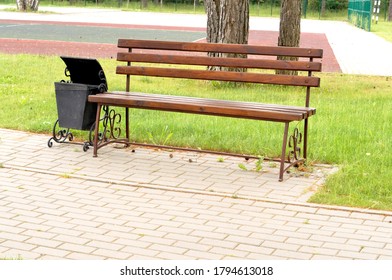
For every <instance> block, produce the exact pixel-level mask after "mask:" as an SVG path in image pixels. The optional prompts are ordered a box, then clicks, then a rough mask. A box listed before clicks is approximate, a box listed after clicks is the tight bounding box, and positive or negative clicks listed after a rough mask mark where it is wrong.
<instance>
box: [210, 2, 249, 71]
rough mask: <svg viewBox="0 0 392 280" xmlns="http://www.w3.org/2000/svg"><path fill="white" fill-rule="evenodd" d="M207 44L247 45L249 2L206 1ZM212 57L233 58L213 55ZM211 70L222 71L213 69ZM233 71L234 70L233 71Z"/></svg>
mask: <svg viewBox="0 0 392 280" xmlns="http://www.w3.org/2000/svg"><path fill="white" fill-rule="evenodd" d="M205 9H206V12H207V42H209V43H225V44H247V43H248V35H249V0H206V1H205ZM210 56H228V57H229V56H230V57H231V56H232V55H226V54H215V53H212V54H210ZM210 70H220V69H216V68H214V69H211V68H210ZM231 70H232V69H231Z"/></svg>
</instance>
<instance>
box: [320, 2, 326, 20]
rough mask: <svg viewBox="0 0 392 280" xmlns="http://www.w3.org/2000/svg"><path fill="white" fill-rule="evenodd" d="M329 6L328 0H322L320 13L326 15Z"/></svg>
mask: <svg viewBox="0 0 392 280" xmlns="http://www.w3.org/2000/svg"><path fill="white" fill-rule="evenodd" d="M326 7H327V0H321V7H320V14H321V16H322V17H323V16H325V11H326Z"/></svg>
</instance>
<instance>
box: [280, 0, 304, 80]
mask: <svg viewBox="0 0 392 280" xmlns="http://www.w3.org/2000/svg"><path fill="white" fill-rule="evenodd" d="M301 6H302V5H301V0H282V3H281V10H280V26H279V38H278V46H286V47H299V42H300V37H301ZM278 59H289V60H294V59H293V58H290V57H289V58H286V57H285V58H283V57H280V58H279V57H278ZM279 73H282V72H281V71H279ZM285 73H287V72H285ZM287 74H296V73H295V72H289V73H287Z"/></svg>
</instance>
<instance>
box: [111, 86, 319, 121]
mask: <svg viewBox="0 0 392 280" xmlns="http://www.w3.org/2000/svg"><path fill="white" fill-rule="evenodd" d="M110 94H116V95H120V96H124V97H125V98H126V97H127V96H128V95H132V97H133V98H141V99H144V100H166V101H170V102H176V103H181V104H183V103H189V104H204V105H219V106H228V107H231V106H233V107H236V108H243V109H247V110H267V109H268V110H274V111H280V112H299V113H301V114H306V115H307V116H311V115H313V114H315V112H316V109H314V108H308V107H299V106H287V105H277V104H264V103H258V102H246V101H233V100H222V99H206V98H200V97H189V96H177V95H163V94H152V93H140V92H124V91H113V92H110Z"/></svg>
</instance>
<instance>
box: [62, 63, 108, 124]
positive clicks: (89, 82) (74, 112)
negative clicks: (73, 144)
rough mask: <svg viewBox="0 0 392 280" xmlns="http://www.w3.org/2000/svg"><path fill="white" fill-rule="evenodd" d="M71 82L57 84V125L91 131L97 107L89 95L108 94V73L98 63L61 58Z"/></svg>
mask: <svg viewBox="0 0 392 280" xmlns="http://www.w3.org/2000/svg"><path fill="white" fill-rule="evenodd" d="M61 59H62V60H63V61H64V63H65V64H66V66H67V67H66V68H65V75H66V76H67V77H70V81H61V82H55V93H56V103H57V114H58V125H59V126H60V127H64V128H73V129H77V130H90V128H91V127H92V125H93V124H94V122H95V116H96V113H97V106H96V104H94V103H90V102H88V101H87V98H88V96H89V95H90V94H96V93H98V92H104V91H107V83H106V77H105V73H104V71H103V69H102V67H101V65H100V64H99V62H98V61H97V60H96V59H88V58H76V57H63V56H62V57H61Z"/></svg>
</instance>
